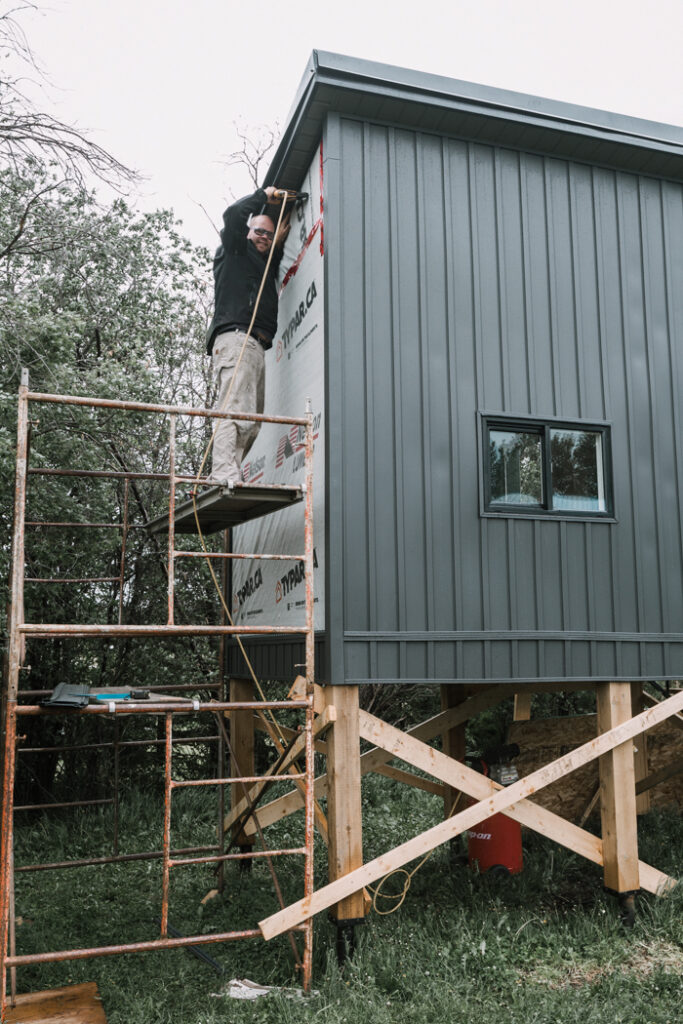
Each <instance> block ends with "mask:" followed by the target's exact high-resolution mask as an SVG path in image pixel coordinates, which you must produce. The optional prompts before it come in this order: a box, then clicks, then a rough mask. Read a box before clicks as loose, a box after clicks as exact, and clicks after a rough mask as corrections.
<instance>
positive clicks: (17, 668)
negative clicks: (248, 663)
mask: <svg viewBox="0 0 683 1024" xmlns="http://www.w3.org/2000/svg"><path fill="white" fill-rule="evenodd" d="M32 402H33V403H51V404H56V405H65V406H86V407H88V408H107V409H116V410H122V411H134V412H147V413H153V414H161V415H164V416H167V417H168V418H169V470H168V473H130V472H124V471H120V472H118V471H97V470H78V469H54V468H46V469H30V468H29V465H28V462H29V405H30V403H32ZM178 416H184V417H204V418H212V419H235V420H250V421H262V422H270V423H283V424H287V425H288V426H298V427H300V428H303V430H304V436H305V445H304V449H305V483H304V486H303V488H302V490H303V497H304V516H303V518H304V553H303V554H292V555H282V554H278V555H265V554H261V555H245V554H233V553H227V552H226V553H222V554H219V553H207V555H205V556H204V557H211V558H218V559H222V560H223V562H222V564H223V566H227V564H228V560H229V559H231V558H251V557H255V558H272V559H279V560H280V559H287V560H292V561H297V562H299V561H302V562H303V563H304V568H305V591H306V608H305V623H304V625H302V626H301V627H292V626H235V625H227V624H225V621H223V624H221V625H217V626H207V625H204V624H202V625H199V624H196V625H178V624H176V623H175V616H174V603H175V563H176V560H177V559H179V558H184V557H198V556H200V553H197V552H186V551H182V550H177V549H176V546H175V530H174V513H175V508H176V500H175V498H176V485H177V484H178V483H183V482H185V483H191V484H193V485H210V484H211V481H209V480H207V479H204V478H202V479H197V478H195V477H191V476H186V475H185V476H184V475H180V474H177V473H176V420H177V417H178ZM312 421H313V417H312V414H311V412H310V409H308V410H307V412H306V415H305V416H304V417H291V416H267V415H256V414H251V415H247V414H241V413H231V412H226V413H217V412H215V411H213V410H207V409H196V408H191V407H183V406H169V405H154V404H150V403H142V402H127V401H117V400H110V399H100V398H84V397H77V396H70V395H52V394H43V393H40V392H31V391H29V387H28V372H27V371H26V370H24V371H23V372H22V380H21V386H20V388H19V401H18V416H17V460H16V484H15V501H14V531H13V540H12V573H11V597H10V610H9V656H8V661H7V673H6V683H5V687H4V693H3V712H4V715H3V717H4V740H5V742H4V751H3V779H2V796H3V800H2V819H1V847H0V853H1V858H0V861H1V862H0V871H1V873H0V975H1V980H0V985H1V993H0V995H1V1019H2V1020H3V1021H4V1020H5V1011H6V1006H7V1002H8V994H7V971H8V970H9V971H10V972H11V997H12V1001H13V1000H14V996H15V994H16V968H17V967H20V966H22V965H26V964H37V963H49V962H55V961H61V960H73V959H85V958H88V957H97V956H107V955H112V954H118V953H131V952H142V951H147V950H157V949H177V948H181V947H186V946H199V945H206V944H209V943H218V942H228V941H233V940H237V939H242V938H252V937H262V933H261V931H260V929H259V928H258V927H255V928H252V929H247V930H242V931H229V932H220V933H214V934H208V935H192V936H187V937H181V938H175V937H171V936H169V925H168V904H169V883H170V872H171V869H172V868H174V867H180V866H184V865H188V864H207V863H216V864H217V865H219V867H220V865H222V864H223V863H225V862H227V861H230V860H240V861H244V860H250V859H254V858H266V859H267V862H268V866H269V868H270V871H271V874H272V876H273V881H274V883H275V889H276V892H277V894H278V899H279V901H280V905H281V906H284V904H283V902H282V898H281V893H280V890H279V885H278V883H277V878H276V876H275V873H274V867H273V863H272V860H271V858H276V857H282V856H287V855H296V856H301V857H303V860H304V870H303V876H304V877H303V882H304V885H303V889H304V897H310V896H311V895H312V893H313V840H314V795H313V794H314V790H313V782H314V774H313V773H314V746H313V738H314V709H313V682H314V619H313V608H314V603H313V486H312V484H313V422H312ZM34 473H35V474H42V475H61V476H75V477H78V476H82V477H98V478H100V477H101V478H112V479H123V480H124V502H123V520H122V522H121V523H116V524H109V523H107V524H103V523H64V522H50V523H46V522H40V523H39V524H38V523H34V522H33V521H31V520H27V518H26V492H27V481H28V477H29V475H31V474H34ZM136 479H137V480H139V479H146V480H166V481H167V482H168V484H169V511H168V552H167V559H168V561H167V572H168V589H167V607H168V614H167V621H166V623H163V624H162V623H159V624H157V625H134V624H124V623H123V622H122V618H123V591H124V573H125V556H126V540H127V537H128V534H129V531H130V529H132V528H133V527H132V526H131V524H130V523H129V513H128V493H129V485H130V481H131V480H136ZM266 486H267V487H268V486H270V487H272V489H273V491H276V490H278V488H277V485H266ZM260 489H261V491H262V490H263V486H261V488H260ZM281 490H283V491H287V492H288V495H287V502H286V503H291V492H292V488H291V487H287V488H281ZM247 492H248V487H243V488H241V490H240V494H241V496H242V497H243V496H244V495H245V493H247ZM29 525H40V526H41V527H48V526H50V527H55V528H60V527H67V526H68V527H78V528H93V529H100V528H104V527H105V526H106V527H107V528H114V529H119V530H121V532H122V543H121V560H120V572H119V575H118V576H116V577H106V581H107V582H110V583H116V582H118V584H119V599H118V622H117V623H116V624H113V625H97V624H73V623H34V622H26V621H25V619H24V583H25V582H28V581H35V582H57V581H58V582H60V583H64V582H69V583H73V584H79V583H85V582H95V581H97V582H103V581H104V580H105V578H104V577H97V578H94V577H87V578H86V577H83V578H81V577H73V578H70V579H65V578H56V577H46V578H45V579H43V578H42V577H41V578H40V580H39V579H38V578H35V579H34V578H33V577H26V576H25V543H24V541H25V528H26V526H29ZM224 581H225V577H224ZM224 617H225V616H224ZM270 634H289V635H291V634H296V635H299V636H301V635H303V636H304V639H305V680H306V687H305V696H304V697H303V698H301V697H298V699H287V700H261V701H226V700H225V699H224V693H223V690H222V684H221V688H220V693H219V698H220V699H218V700H211V701H209V702H200V701H198V700H196V699H190V698H187V699H184V700H181V699H179V700H178V701H174V702H173V703H168V702H159V701H155V700H154V696H153V695H152V697H151V699H148V700H145V701H140V702H139V703H136V702H134V701H131V702H118V703H117V702H114V701H111V702H105V703H103V704H101V705H95V704H91V705H88V706H87V707H83V708H81V709H77V710H69V711H68V714H69V715H74V714H75V715H82V716H92V715H106V716H108V717H110V718H111V719H112V720H113V722H114V729H115V734H114V739H113V740H112V742H111V743H101V744H88V745H86V746H88V747H92V748H96V747H112V748H113V750H114V758H115V763H116V765H118V755H119V750H120V748H121V747H122V746H125V745H128V744H127V743H126V741H120V739H119V737H118V725H117V723H118V719H119V716H121V715H147V716H153V717H158V716H162V717H163V719H164V723H165V735H164V738H163V739H160V740H158V741H156V742H158V743H160V744H163V747H164V825H163V843H162V850H161V851H158V850H157V851H149V852H146V853H138V854H120V853H119V851H118V824H117V822H115V831H114V852H113V853H112V855H111V856H105V857H100V858H91V859H88V860H79V861H70V862H66V863H64V862H62V863H50V864H39V865H36V864H34V865H27V866H20V867H19V868H17V869H16V870H17V871H35V870H49V869H52V868H64V867H80V866H85V865H91V864H101V863H113V862H121V861H129V860H138V859H152V858H161V860H162V892H161V933H160V936H159V937H158V938H155V939H150V940H148V941H144V942H132V943H123V944H120V945H110V946H98V947H90V948H85V949H67V950H56V951H48V952H43V953H35V954H31V955H21V954H17V953H16V950H15V942H14V928H13V914H14V906H13V904H14V874H15V868H14V864H13V831H14V811H15V809H16V810H18V809H20V808H18V807H17V808H15V807H14V781H15V770H16V753H17V736H18V733H17V720H18V719H20V718H22V717H24V716H38V715H55V714H59V713H60V712H59V711H58V710H54V709H48V708H45V707H43V706H41V705H40V704H37V703H32V704H30V703H20V700H21V699H25V698H27V697H30V698H33V699H34V700H35V698H36V697H37V696H40V695H41V693H40V691H35V690H23V691H22V690H20V688H19V673H20V672H21V670H22V668H23V667H24V661H25V656H26V640H27V638H28V639H33V640H37V639H43V640H45V639H57V638H63V637H72V638H83V637H98V638H107V639H111V640H118V639H122V638H129V637H160V638H169V637H179V636H216V637H220V638H221V641H222V642H224V641H225V639H226V638H227V637H229V636H235V637H239V636H240V635H251V636H254V635H270ZM202 688H207V687H202ZM209 688H210V687H209ZM248 709H252V710H253V712H254V713H255V714H262V713H263V712H264V711H269V712H271V711H272V710H274V709H298V710H299V712H300V713H303V716H304V728H303V736H301V737H300V740H299V742H298V744H297V750H301V752H302V753H303V755H304V758H305V765H304V769H303V771H295V770H294V766H293V764H292V761H293V758H292V757H291V756H290V754H289V748H288V749H286V750H281V751H280V752H279V758H278V761H277V762H276V765H275V766H274V767H273V766H271V768H270V769H269V773H268V774H266V775H262V776H261V775H259V776H253V775H252V776H247V775H245V776H230V777H228V778H222V777H220V776H221V772H220V769H219V770H218V771H217V777H216V778H209V779H195V780H183V781H179V780H174V779H173V778H172V754H173V742H174V737H173V719H174V717H175V716H176V715H188V714H190V715H202V714H210V715H212V716H214V717H215V720H216V722H217V724H218V733H217V735H215V736H206V735H205V736H202V737H201V739H202V741H204V742H217V743H218V747H219V754H220V751H221V750H222V747H223V743H224V742H225V743H227V745H228V746H229V739H228V736H227V732H226V730H225V726H224V722H223V718H224V716H225V714H226V713H227V714H230V713H231V712H232V711H237V710H248ZM62 713H63V712H62ZM183 740H184V738H183ZM184 741H185V740H184ZM150 742H155V741H150ZM132 743H133V744H136V745H138V744H139V745H143V744H146V743H147V741H145V740H141V741H132ZM74 746H75V747H76V748H78V745H73V746H72V749H73V748H74ZM41 749H46V748H41ZM220 759H221V760H222V756H221V757H220ZM219 763H220V761H219ZM285 770H286V771H287V772H288V774H287V775H286V778H287V779H288V780H290V781H297V782H298V784H299V785H301V786H302V787H303V789H304V795H305V840H304V845H303V846H301V847H297V848H292V849H273V850H268V849H265V848H264V849H263V850H257V851H255V850H250V851H249V852H239V853H231V852H225V848H224V845H223V842H222V840H223V832H222V827H221V830H220V832H219V835H220V839H221V842H220V844H219V845H217V846H213V847H193V848H187V849H182V850H172V849H171V803H172V795H173V792H174V791H175V790H177V789H180V788H185V787H187V786H215V787H216V788H217V791H218V793H219V794H220V797H219V814H220V815H221V817H222V794H223V789H224V786H225V785H227V784H235V783H236V784H238V785H241V786H242V787H243V791H244V793H245V795H246V793H247V790H246V788H244V787H245V786H246V785H247V784H251V783H253V782H259V781H263V782H264V786H263V787H262V790H265V787H266V786H268V785H270V784H271V783H272V782H273V779H274V778H278V777H280V776H278V772H279V771H285ZM117 784H118V771H115V773H114V787H115V789H116V787H117ZM233 792H234V790H233ZM105 802H106V803H110V802H112V801H109V800H107V801H105ZM113 802H114V806H115V817H117V814H116V808H117V806H118V795H117V794H116V795H115V797H114V799H113ZM83 803H85V802H84V801H74V803H73V806H78V805H83ZM247 803H249V801H248V800H247ZM31 806H33V805H31ZM46 806H50V807H54V806H56V805H54V804H50V805H46ZM62 806H65V805H62ZM21 809H28V808H27V807H26V808H21ZM249 809H250V810H252V809H253V807H251V806H250V808H249ZM221 826H222V820H221ZM234 835H236V832H233V836H234ZM264 847H265V844H264ZM228 850H229V847H228ZM192 854H194V855H195V856H190V855H192ZM11 919H12V920H11ZM294 931H301V932H302V933H303V938H304V949H303V955H302V956H301V957H300V961H299V954H298V950H297V947H296V944H295V942H294V938H293V935H292V934H291V933H290V942H291V943H292V946H293V949H294V950H295V955H296V957H297V960H298V961H299V963H298V966H300V967H301V970H302V984H303V987H304V989H305V990H307V989H308V988H309V987H310V980H311V967H312V938H313V931H312V921H311V920H309V921H306V922H305V923H304V924H302V925H297V926H296V927H295V928H293V929H292V932H294ZM8 945H9V949H8Z"/></svg>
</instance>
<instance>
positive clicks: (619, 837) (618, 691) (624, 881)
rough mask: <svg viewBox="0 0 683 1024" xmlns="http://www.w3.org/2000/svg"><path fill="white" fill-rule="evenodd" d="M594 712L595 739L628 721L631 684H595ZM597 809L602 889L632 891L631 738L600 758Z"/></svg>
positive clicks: (635, 876) (635, 881)
mask: <svg viewBox="0 0 683 1024" xmlns="http://www.w3.org/2000/svg"><path fill="white" fill-rule="evenodd" d="M597 710H598V736H601V735H602V733H605V732H609V730H610V729H614V728H616V727H617V726H619V725H622V724H623V723H625V722H628V720H629V719H630V718H631V717H632V713H631V684H630V683H599V684H598V685H597ZM640 739H641V737H640V736H639V737H637V739H636V743H638V742H640ZM600 810H601V815H602V849H603V863H604V879H605V886H606V887H607V888H608V889H612V890H613V891H614V892H618V893H624V892H635V891H636V890H637V889H639V888H640V878H639V871H638V828H637V825H638V823H637V819H636V780H635V767H634V761H633V739H629V740H627V741H626V742H625V743H621V744H620V745H619V746H617V747H613V749H612V750H610V751H608V753H606V754H603V755H602V757H601V758H600Z"/></svg>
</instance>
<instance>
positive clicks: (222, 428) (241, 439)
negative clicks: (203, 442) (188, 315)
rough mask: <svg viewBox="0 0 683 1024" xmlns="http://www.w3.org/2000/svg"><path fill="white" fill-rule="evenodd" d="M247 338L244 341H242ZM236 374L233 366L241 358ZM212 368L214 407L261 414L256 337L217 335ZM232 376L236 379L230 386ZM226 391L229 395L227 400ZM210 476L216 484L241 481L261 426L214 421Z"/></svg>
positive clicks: (261, 362)
mask: <svg viewBox="0 0 683 1024" xmlns="http://www.w3.org/2000/svg"><path fill="white" fill-rule="evenodd" d="M245 339H246V342H245ZM243 345H244V353H243V355H242V359H241V361H240V363H239V369H238V370H237V376H236V377H235V367H236V366H237V363H238V361H239V360H240V352H241V351H242V346H243ZM212 359H213V368H214V371H215V373H216V377H217V381H218V397H217V399H216V404H215V405H214V409H216V410H217V411H220V412H248V413H262V412H263V399H264V393H265V379H266V374H265V353H264V351H263V346H262V345H261V343H260V342H259V341H257V340H256V338H250V337H248V336H247V334H246V333H245V332H244V331H230V332H226V333H224V334H218V335H217V336H216V339H215V341H214V343H213V357H212ZM233 377H235V381H234V383H233V384H232V388H231V387H230V385H231V383H232V380H233ZM228 392H230V397H229V398H228V400H227V404H226V398H227V396H228ZM214 423H215V424H218V426H217V429H216V433H215V436H214V439H213V456H212V459H213V461H212V470H211V478H212V480H215V481H216V482H217V483H222V484H224V483H228V482H229V481H238V480H241V478H242V477H241V469H240V466H241V463H242V459H243V458H244V456H245V455H246V454H247V452H248V451H249V449H250V448H251V446H252V445H253V443H254V441H255V440H256V435H257V434H258V432H259V430H260V429H261V424H260V423H253V422H251V421H249V420H215V421H214Z"/></svg>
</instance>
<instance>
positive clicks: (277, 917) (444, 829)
mask: <svg viewBox="0 0 683 1024" xmlns="http://www.w3.org/2000/svg"><path fill="white" fill-rule="evenodd" d="M682 708H683V691H681V692H680V693H678V694H676V695H675V696H673V697H669V698H668V699H667V700H665V701H662V703H661V704H659V705H658V706H657V707H654V708H649V709H648V710H647V711H643V712H641V714H639V715H636V716H635V718H631V719H629V721H628V722H622V723H621V724H620V725H617V726H615V728H614V729H610V730H609V731H608V732H605V733H603V734H602V735H600V736H597V737H596V738H595V739H592V740H589V741H588V743H584V744H583V745H582V746H580V747H577V748H576V749H575V750H572V751H570V753H568V754H564V755H563V756H562V757H558V758H557V759H556V760H555V761H551V762H550V764H547V765H544V766H543V767H542V768H539V769H537V771H535V772H532V773H531V775H527V776H526V777H525V778H523V779H520V780H519V782H515V783H513V784H512V785H511V786H507V787H506V788H505V789H500V790H498V791H497V792H496V793H494V794H493V795H491V796H488V797H486V798H485V799H483V800H481V801H480V802H479V803H477V804H475V805H474V806H472V807H468V808H466V809H465V810H464V811H460V812H459V813H457V814H455V815H453V817H451V818H448V819H447V820H446V821H442V822H439V824H438V825H434V826H432V828H430V829H427V831H426V832H422V833H421V834H420V835H418V836H415V837H414V838H413V839H409V840H408V841H407V842H405V843H402V844H401V845H400V846H397V847H395V849H393V850H390V851H389V852H388V853H385V854H382V855H381V856H379V857H375V859H374V860H371V861H370V862H369V863H368V864H364V865H363V866H362V867H360V868H356V870H355V871H351V872H349V874H348V875H344V876H343V878H338V879H337V880H336V881H334V882H330V883H329V884H328V885H325V886H323V887H322V889H318V891H317V892H314V893H313V895H312V896H309V897H307V898H304V899H303V900H299V901H298V902H297V903H293V904H292V905H291V906H289V907H285V909H284V910H281V911H279V912H278V913H277V914H273V915H271V916H270V917H267V918H265V919H264V920H263V921H259V928H260V929H261V933H262V935H263V937H264V939H272V938H274V937H275V936H276V935H280V934H282V932H284V931H287V930H288V929H289V928H293V927H295V926H296V925H297V924H300V923H301V922H302V921H305V920H307V919H308V918H309V917H312V916H313V915H314V914H317V913H319V912H320V911H321V910H326V909H327V907H330V906H332V904H333V903H338V902H339V900H341V899H343V898H344V897H345V896H350V895H351V894H352V893H354V892H357V891H358V889H360V888H362V887H363V886H366V885H368V884H370V883H371V882H375V881H377V879H379V878H382V877H383V876H384V875H386V874H388V873H389V872H390V871H393V870H395V869H396V868H398V867H402V866H403V865H404V864H408V863H409V862H410V861H412V860H415V859H416V858H417V857H420V856H422V855H423V854H425V853H427V852H428V851H429V850H433V849H434V848H435V847H437V846H440V845H441V844H442V843H445V842H447V841H448V840H449V839H452V838H453V837H454V836H457V835H460V833H461V832H464V831H465V829H468V828H471V827H472V826H474V825H476V824H478V823H479V822H480V821H482V819H485V818H488V817H490V815H492V814H497V813H498V812H499V811H507V810H508V809H509V808H511V807H512V805H513V804H515V803H517V801H518V800H520V799H522V798H524V797H526V796H531V794H533V793H536V792H538V790H540V789H543V788H544V787H545V786H548V785H550V783H551V782H555V781H556V780H557V779H560V778H563V776H565V775H567V774H568V773H569V772H571V771H574V770H575V769H576V768H580V767H581V765H583V764H588V763H589V762H590V761H593V760H595V758H597V757H601V756H602V755H603V754H606V753H608V752H609V751H610V750H613V749H614V748H615V747H618V746H619V745H620V744H622V743H626V742H627V741H628V740H630V739H632V738H633V737H634V736H637V735H638V734H639V733H641V732H644V731H645V730H646V729H651V728H653V726H655V725H657V724H658V723H659V722H663V721H664V720H665V719H667V718H669V717H670V716H671V715H673V714H676V712H678V711H680V710H681V709H682ZM641 884H642V883H641Z"/></svg>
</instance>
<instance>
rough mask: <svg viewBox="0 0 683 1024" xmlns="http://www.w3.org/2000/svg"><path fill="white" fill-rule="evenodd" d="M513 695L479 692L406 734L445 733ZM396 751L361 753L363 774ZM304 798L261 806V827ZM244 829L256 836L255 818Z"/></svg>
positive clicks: (322, 783)
mask: <svg viewBox="0 0 683 1024" xmlns="http://www.w3.org/2000/svg"><path fill="white" fill-rule="evenodd" d="M509 696H510V690H509V687H507V686H494V687H491V688H490V689H489V690H487V691H485V692H482V693H477V694H475V696H474V697H470V698H469V699H468V700H466V701H464V702H463V703H462V704H458V706H457V707H453V708H448V710H447V711H441V712H439V714H438V715H434V716H433V717H432V718H428V719H426V721H424V722H421V723H420V724H419V725H415V726H413V728H412V729H409V730H408V732H407V733H404V734H403V735H406V736H413V737H415V739H419V740H431V739H433V738H434V737H435V736H438V735H439V733H441V732H444V731H445V730H446V729H451V728H453V727H454V726H456V725H460V723H461V722H466V721H467V720H468V718H472V717H473V715H478V714H479V712H481V711H486V710H487V709H488V708H490V707H495V705H496V704H500V702H501V700H504V699H505V698H507V697H509ZM394 756H395V755H394V754H390V753H388V752H387V751H386V750H383V749H382V748H381V747H376V748H375V749H374V750H368V751H366V753H365V754H361V759H360V773H361V775H367V774H368V772H374V771H377V768H378V767H380V766H381V765H383V764H386V763H387V761H391V760H392V758H393V757H394ZM326 795H327V775H319V776H318V778H317V779H316V780H315V796H316V799H321V798H322V797H324V796H326ZM303 803H304V801H303V797H302V796H301V794H300V792H297V791H296V790H294V791H293V792H291V793H286V794H285V795H284V796H281V797H278V799H277V800H272V801H271V802H270V803H268V804H264V805H263V807H260V808H259V809H258V811H257V813H256V817H257V818H258V821H259V825H260V826H261V828H266V826H268V825H272V824H273V822H275V821H280V820H281V819H282V818H286V817H288V815H290V814H294V812H295V811H298V810H299V808H300V807H303ZM244 831H245V832H246V834H247V835H252V834H253V833H254V832H256V825H255V824H254V821H253V819H249V821H247V822H246V823H245V825H244Z"/></svg>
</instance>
